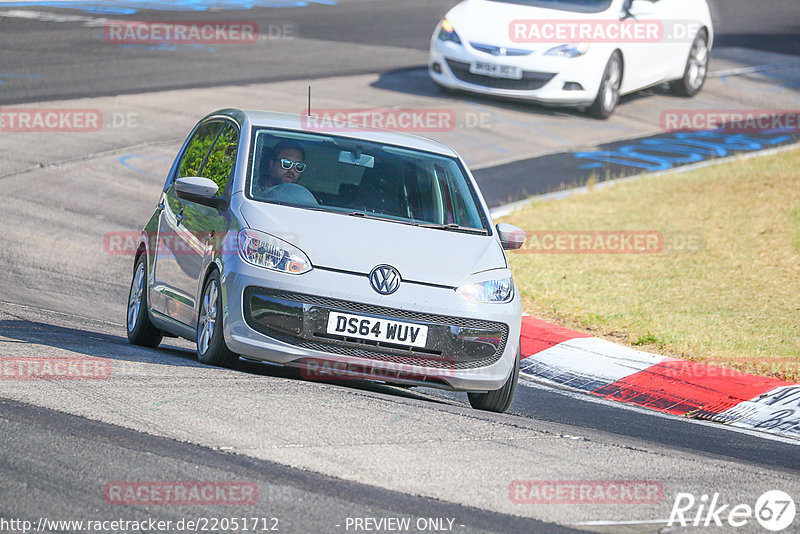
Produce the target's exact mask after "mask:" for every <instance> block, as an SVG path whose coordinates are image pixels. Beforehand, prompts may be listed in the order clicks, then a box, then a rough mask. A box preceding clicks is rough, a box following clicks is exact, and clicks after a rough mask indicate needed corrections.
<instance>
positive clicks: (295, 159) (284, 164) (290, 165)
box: [264, 141, 307, 189]
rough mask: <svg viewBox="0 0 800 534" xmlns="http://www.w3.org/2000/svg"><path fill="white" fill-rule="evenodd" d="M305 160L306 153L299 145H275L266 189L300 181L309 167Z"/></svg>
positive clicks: (270, 157) (284, 143)
mask: <svg viewBox="0 0 800 534" xmlns="http://www.w3.org/2000/svg"><path fill="white" fill-rule="evenodd" d="M305 158H306V151H305V150H304V149H303V147H302V146H301V145H300V144H299V143H296V142H294V141H281V142H280V143H278V144H277V145H275V147H274V148H273V149H272V151H271V152H270V156H269V161H268V168H267V180H266V183H265V184H264V189H268V188H270V187H273V186H276V185H280V184H293V183H296V182H297V181H298V180H300V175H301V174H303V171H305V170H306V167H307V165H306V163H304V161H305Z"/></svg>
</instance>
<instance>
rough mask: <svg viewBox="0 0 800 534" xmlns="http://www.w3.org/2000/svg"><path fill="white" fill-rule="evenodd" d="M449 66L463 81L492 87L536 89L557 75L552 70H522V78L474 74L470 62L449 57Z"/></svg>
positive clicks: (516, 89)
mask: <svg viewBox="0 0 800 534" xmlns="http://www.w3.org/2000/svg"><path fill="white" fill-rule="evenodd" d="M446 61H447V66H448V67H450V70H451V71H453V75H454V76H455V77H456V78H458V79H459V80H461V81H462V82H466V83H471V84H473V85H480V86H483V87H491V88H492V89H509V90H514V91H535V90H536V89H541V88H542V87H544V86H545V84H546V83H547V82H549V81H550V80H552V79H553V78H554V77H555V73H552V72H535V71H529V70H525V71H522V79H521V80H512V79H510V78H495V77H493V76H486V75H483V74H474V73H472V72H470V71H469V66H470V64H469V63H467V62H464V61H456V60H455V59H447V60H446Z"/></svg>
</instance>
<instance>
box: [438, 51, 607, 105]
mask: <svg viewBox="0 0 800 534" xmlns="http://www.w3.org/2000/svg"><path fill="white" fill-rule="evenodd" d="M475 61H482V62H491V63H497V64H502V65H508V66H513V67H519V68H521V69H522V71H523V76H522V79H520V80H515V79H509V78H499V77H493V76H488V75H482V74H474V73H471V72H470V71H469V68H470V65H471V64H472V63H473V62H475ZM604 69H605V62H604V61H603V59H602V58H600V57H599V54H597V53H594V51H591V50H590V51H589V52H588V53H587V54H586V55H584V56H581V57H577V58H563V57H557V56H544V55H541V54H536V53H532V54H531V55H527V56H514V57H512V56H508V57H505V56H499V57H498V56H493V55H490V54H486V53H484V52H480V51H478V50H476V49H474V48H472V47H471V46H470V45H469V44H463V45H459V44H456V43H452V42H441V41H439V40H437V39H433V40H432V41H431V51H430V58H429V61H428V73H429V75H430V77H431V79H433V81H434V82H436V83H437V84H439V85H441V86H443V87H447V88H450V89H458V90H462V91H469V92H473V93H481V94H486V95H492V96H498V97H503V98H511V99H516V100H527V101H533V102H538V103H542V104H552V105H566V106H586V105H589V104H591V103H592V102H593V101H594V99H595V97H596V96H597V92H598V89H599V87H600V79H601V78H602V74H603V70H604ZM575 84H580V87H581V88H580V89H574V88H575V87H576V85H575ZM567 88H573V89H567Z"/></svg>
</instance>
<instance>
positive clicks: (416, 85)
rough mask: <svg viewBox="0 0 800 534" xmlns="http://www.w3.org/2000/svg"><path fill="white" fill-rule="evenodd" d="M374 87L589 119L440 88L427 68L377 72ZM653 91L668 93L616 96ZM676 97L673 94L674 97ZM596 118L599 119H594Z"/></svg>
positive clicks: (630, 98) (552, 108)
mask: <svg viewBox="0 0 800 534" xmlns="http://www.w3.org/2000/svg"><path fill="white" fill-rule="evenodd" d="M371 86H372V87H375V88H376V89H383V90H386V91H396V92H399V93H405V94H409V95H414V96H424V97H428V98H438V99H442V100H447V101H450V102H452V101H454V100H457V101H460V102H464V103H468V104H473V105H484V106H492V107H495V108H498V109H503V110H506V111H515V112H518V113H525V114H536V115H543V116H548V117H575V118H582V119H593V117H591V116H590V115H588V114H587V113H586V112H585V111H583V110H581V109H580V108H568V107H557V106H544V105H541V104H537V103H535V102H519V101H513V100H508V99H503V98H499V97H492V96H490V95H479V94H475V93H466V92H463V91H450V90H444V89H442V88H440V87H439V86H437V85H436V84H435V83H433V81H432V80H431V79H430V77H429V76H428V69H427V67H410V68H403V69H395V70H390V71H386V72H383V73H381V74H380V77H379V78H378V80H377V81H375V82H373V83H372V84H371ZM654 94H658V95H665V96H670V93H669V91H668V90H667V85H666V84H662V85H659V86H656V87H653V88H650V89H644V90H642V91H637V92H635V93H632V94H629V95H625V96H622V97H620V101H619V106H625V104H626V103H629V102H633V101H635V100H638V99H640V98H645V97H649V96H652V95H654ZM676 98H677V97H676ZM594 120H600V119H594Z"/></svg>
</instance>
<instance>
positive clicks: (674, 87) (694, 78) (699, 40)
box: [670, 29, 709, 96]
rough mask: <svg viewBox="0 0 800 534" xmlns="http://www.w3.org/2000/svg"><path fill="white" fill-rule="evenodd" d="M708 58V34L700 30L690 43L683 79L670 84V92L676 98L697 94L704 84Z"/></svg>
mask: <svg viewBox="0 0 800 534" xmlns="http://www.w3.org/2000/svg"><path fill="white" fill-rule="evenodd" d="M708 56H709V50H708V32H706V30H705V29H702V30H700V31H699V32H698V33H697V36H696V37H695V38H694V41H693V42H692V48H691V49H690V50H689V57H688V58H687V59H686V67H684V69H683V78H681V79H680V80H675V81H673V82H672V83H670V90H671V91H672V92H673V93H674V94H676V95H678V96H694V95H696V94H697V93H699V92H700V90H701V89H702V88H703V85H704V84H705V83H706V75H707V74H708Z"/></svg>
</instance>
